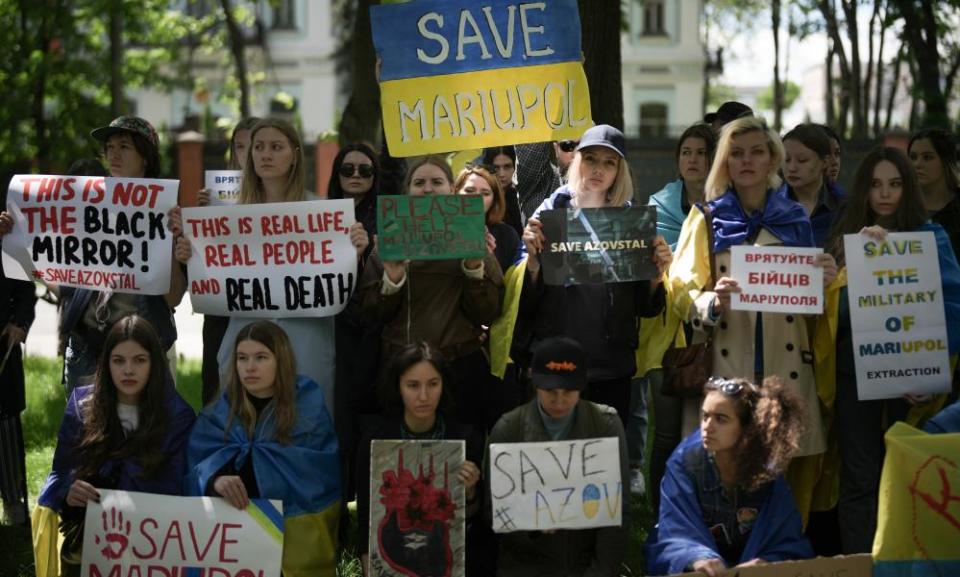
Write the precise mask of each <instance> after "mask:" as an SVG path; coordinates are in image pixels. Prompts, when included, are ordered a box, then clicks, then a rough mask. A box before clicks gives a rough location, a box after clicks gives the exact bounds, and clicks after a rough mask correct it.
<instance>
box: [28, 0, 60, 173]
mask: <svg viewBox="0 0 960 577" xmlns="http://www.w3.org/2000/svg"><path fill="white" fill-rule="evenodd" d="M58 4H59V3H58ZM60 9H61V6H59V5H57V6H54V7H53V10H52V11H50V12H47V11H45V10H43V11H41V16H40V26H39V27H38V29H37V40H36V42H37V44H36V46H37V50H38V51H39V52H40V54H41V57H40V63H39V65H38V66H37V71H36V74H35V75H34V78H33V132H34V135H35V136H36V139H37V164H38V168H39V169H40V172H41V174H42V173H46V172H48V171H49V168H50V139H49V138H48V137H47V118H46V111H45V109H44V101H45V100H46V99H47V67H48V66H49V65H50V54H49V51H50V37H51V34H50V20H51V19H52V18H54V15H55V14H57V13H58V11H59V10H60Z"/></svg>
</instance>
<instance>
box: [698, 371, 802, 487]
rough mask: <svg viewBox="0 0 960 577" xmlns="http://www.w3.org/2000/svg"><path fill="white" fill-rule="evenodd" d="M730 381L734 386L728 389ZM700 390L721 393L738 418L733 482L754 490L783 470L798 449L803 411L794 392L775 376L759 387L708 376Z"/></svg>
mask: <svg viewBox="0 0 960 577" xmlns="http://www.w3.org/2000/svg"><path fill="white" fill-rule="evenodd" d="M731 384H733V385H735V386H734V387H733V388H730V385H731ZM736 385H739V389H738V388H737V387H736ZM734 390H735V391H736V392H735V393H734V392H732V391H734ZM704 392H705V393H709V392H718V393H720V394H723V395H724V396H725V397H726V398H727V399H729V400H730V401H731V402H732V403H733V406H734V411H735V412H736V414H737V418H738V419H739V420H740V439H739V440H738V441H737V445H736V447H735V451H736V455H737V456H736V463H737V475H736V482H737V485H739V486H741V487H743V488H745V489H746V490H748V491H754V490H756V489H758V488H759V487H760V486H761V485H763V484H764V483H768V482H770V481H773V480H774V479H776V477H777V475H779V474H781V473H782V472H784V471H786V469H787V466H788V465H789V464H790V459H792V458H793V456H794V455H795V454H796V453H797V451H798V450H799V448H800V437H801V435H802V434H803V426H804V425H803V423H804V415H805V413H806V407H805V405H804V402H803V399H802V398H800V396H799V395H797V393H795V392H794V391H792V390H791V389H788V388H787V387H786V385H784V384H783V381H781V380H780V378H779V377H775V376H773V377H767V378H766V379H764V380H763V386H761V387H757V386H755V385H754V384H753V383H751V382H750V381H748V380H747V379H710V380H709V381H707V384H706V385H704Z"/></svg>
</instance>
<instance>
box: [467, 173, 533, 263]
mask: <svg viewBox="0 0 960 577" xmlns="http://www.w3.org/2000/svg"><path fill="white" fill-rule="evenodd" d="M453 189H454V190H455V191H456V193H457V194H479V195H480V196H481V197H483V211H484V213H486V215H487V230H488V231H490V234H492V235H493V238H494V240H496V243H497V244H496V249H495V250H494V254H495V255H496V257H497V262H498V263H500V270H501V271H505V270H507V269H508V268H510V266H511V265H513V263H514V261H516V260H517V249H519V248H520V237H519V236H517V232H516V231H515V230H514V229H513V227H512V226H510V225H509V224H507V223H506V222H504V220H503V219H504V215H505V214H506V210H507V209H506V200H505V197H504V195H503V186H502V185H501V184H500V181H499V180H498V179H497V178H496V177H494V176H493V175H492V174H490V173H489V172H487V170H486V169H485V168H481V167H479V166H474V167H471V168H464V169H463V170H461V171H460V174H459V175H457V180H456V181H455V182H454V183H453Z"/></svg>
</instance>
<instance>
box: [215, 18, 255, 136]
mask: <svg viewBox="0 0 960 577" xmlns="http://www.w3.org/2000/svg"><path fill="white" fill-rule="evenodd" d="M220 6H221V7H223V14H224V19H225V20H226V23H227V35H228V36H229V38H230V55H231V56H232V57H233V65H234V68H235V69H236V73H237V82H238V83H239V84H240V118H250V81H249V79H248V78H247V57H246V54H244V47H245V45H246V41H245V40H244V38H243V31H242V30H240V25H239V24H237V19H236V17H235V16H234V14H233V3H232V2H231V1H230V0H220Z"/></svg>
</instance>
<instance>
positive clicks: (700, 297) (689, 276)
mask: <svg viewBox="0 0 960 577" xmlns="http://www.w3.org/2000/svg"><path fill="white" fill-rule="evenodd" d="M688 228H689V230H688ZM780 244H782V243H781V242H780V240H779V239H778V238H776V237H775V236H773V234H771V233H770V232H769V231H767V230H766V229H762V230H761V232H760V234H759V235H757V240H756V242H755V243H754V245H755V246H776V245H780ZM705 250H707V234H706V221H705V219H704V218H703V214H702V213H701V212H700V211H699V210H691V211H690V214H689V216H688V217H687V220H686V222H684V225H683V231H682V232H681V233H680V241H679V243H678V245H677V254H676V258H675V260H674V262H673V265H672V266H671V267H670V277H671V279H670V280H671V283H673V285H674V287H676V288H677V289H682V290H675V291H674V293H675V294H678V297H679V298H676V299H675V300H674V303H673V304H674V306H675V307H679V308H678V309H677V312H678V314H679V315H680V316H681V317H682V318H686V319H687V320H689V321H690V322H691V323H692V325H693V328H694V330H695V336H694V342H697V341H702V340H704V339H705V338H706V337H707V335H708V334H710V333H712V335H713V374H714V375H717V376H721V377H743V378H746V379H750V380H751V381H752V380H753V379H754V367H755V355H756V351H755V347H754V344H755V334H754V327H755V326H756V320H757V313H755V312H752V311H726V312H724V313H723V315H722V316H721V317H720V318H719V319H717V321H716V322H715V323H714V322H713V321H712V320H711V319H710V314H709V307H710V303H711V302H713V299H714V297H715V296H716V293H715V292H713V291H704V290H702V289H703V287H705V286H712V284H713V281H712V279H710V278H709V277H710V268H709V266H710V265H709V260H706V259H704V255H703V251H705ZM694 251H696V254H690V253H692V252H694ZM716 257H717V274H718V276H721V277H722V276H729V271H730V251H729V250H724V251H722V252H720V253H719V254H717V255H716ZM704 265H705V266H706V270H705V271H704ZM807 320H808V319H806V318H805V316H804V315H788V314H777V313H763V315H762V323H763V370H764V373H765V375H766V376H771V375H778V376H779V377H780V378H781V379H782V380H783V382H784V383H785V384H786V385H787V386H788V387H790V388H792V389H793V390H794V391H796V392H797V393H798V394H799V395H800V396H801V397H802V398H803V399H804V400H805V401H806V404H807V418H806V429H805V431H804V435H803V437H802V438H801V441H800V451H799V453H798V455H797V456H806V455H815V454H818V453H823V452H824V451H826V431H825V429H824V423H823V418H822V415H821V409H820V400H819V398H818V396H817V388H816V383H815V381H814V374H813V348H812V344H811V339H810V335H809V334H808V323H807Z"/></svg>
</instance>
